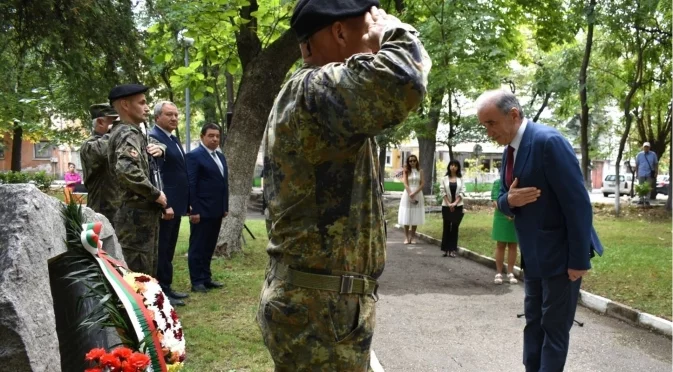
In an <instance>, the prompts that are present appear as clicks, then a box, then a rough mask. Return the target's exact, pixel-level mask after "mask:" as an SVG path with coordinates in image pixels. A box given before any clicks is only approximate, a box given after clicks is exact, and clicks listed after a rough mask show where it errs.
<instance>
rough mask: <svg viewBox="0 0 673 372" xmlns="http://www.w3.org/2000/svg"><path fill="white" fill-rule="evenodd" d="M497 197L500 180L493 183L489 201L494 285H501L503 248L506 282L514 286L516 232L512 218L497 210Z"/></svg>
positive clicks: (515, 281)
mask: <svg viewBox="0 0 673 372" xmlns="http://www.w3.org/2000/svg"><path fill="white" fill-rule="evenodd" d="M498 195H500V179H499V178H498V179H497V180H495V182H493V188H492V189H491V200H493V206H494V207H495V213H494V214H493V231H492V233H491V237H492V238H493V240H495V241H496V246H495V247H496V248H495V267H496V270H497V271H496V274H495V279H494V281H493V282H494V283H495V284H502V264H503V261H505V247H508V253H507V280H509V283H510V284H516V283H518V281H517V280H516V278H515V277H514V264H515V263H516V254H517V253H516V248H517V243H518V240H517V238H516V230H515V229H514V218H513V217H508V216H505V215H504V214H503V213H502V212H500V210H498V203H497V202H496V201H497V200H498Z"/></svg>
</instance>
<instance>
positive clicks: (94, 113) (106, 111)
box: [89, 103, 119, 119]
mask: <svg viewBox="0 0 673 372" xmlns="http://www.w3.org/2000/svg"><path fill="white" fill-rule="evenodd" d="M89 112H90V113H91V119H96V118H102V117H104V116H112V117H118V116H119V115H118V114H117V111H115V109H114V108H113V107H112V106H110V105H108V104H107V103H97V104H95V105H91V107H89Z"/></svg>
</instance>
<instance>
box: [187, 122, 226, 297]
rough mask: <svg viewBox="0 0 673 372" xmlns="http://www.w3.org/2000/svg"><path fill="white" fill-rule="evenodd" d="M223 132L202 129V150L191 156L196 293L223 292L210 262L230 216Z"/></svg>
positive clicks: (210, 127) (191, 249)
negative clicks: (222, 150)
mask: <svg viewBox="0 0 673 372" xmlns="http://www.w3.org/2000/svg"><path fill="white" fill-rule="evenodd" d="M221 133H222V130H221V129H220V126H219V125H217V124H205V125H204V126H203V128H201V146H199V147H197V148H195V149H194V150H192V151H191V152H189V154H187V173H188V174H189V196H190V199H189V201H190V203H191V206H192V211H191V214H190V216H189V221H190V222H191V224H190V231H191V234H190V236H189V258H188V262H189V276H190V279H191V282H192V291H193V292H207V291H208V290H209V289H212V288H220V287H222V286H223V285H222V284H221V283H218V282H215V281H213V278H212V274H211V272H210V261H211V260H212V258H213V252H215V245H216V244H217V236H218V235H219V232H220V225H221V224H222V218H224V217H226V216H227V214H229V182H228V177H229V172H228V170H227V161H226V160H225V158H224V155H222V153H221V152H218V151H217V149H218V147H219V146H220V135H221Z"/></svg>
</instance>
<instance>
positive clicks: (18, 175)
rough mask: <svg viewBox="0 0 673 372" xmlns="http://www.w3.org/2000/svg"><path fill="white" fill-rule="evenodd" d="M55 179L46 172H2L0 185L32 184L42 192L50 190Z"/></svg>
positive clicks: (0, 173)
mask: <svg viewBox="0 0 673 372" xmlns="http://www.w3.org/2000/svg"><path fill="white" fill-rule="evenodd" d="M53 181H54V177H53V176H52V175H50V174H48V173H47V172H45V171H39V172H14V171H11V172H0V183H32V184H34V185H35V186H36V187H37V188H38V189H40V190H41V191H43V192H44V191H47V190H49V186H50V185H51V183H52V182H53Z"/></svg>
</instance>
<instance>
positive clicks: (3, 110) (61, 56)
mask: <svg viewBox="0 0 673 372" xmlns="http://www.w3.org/2000/svg"><path fill="white" fill-rule="evenodd" d="M0 27H2V30H3V32H2V33H0V66H1V67H0V73H2V77H3V79H0V95H2V97H3V100H2V102H0V135H4V134H5V133H11V135H12V142H13V146H12V148H13V149H12V170H14V171H19V170H20V169H21V142H22V141H23V139H24V137H25V138H26V139H29V140H40V139H48V140H52V141H54V142H57V143H73V142H77V141H79V140H81V139H82V138H83V137H84V135H85V134H86V133H88V130H87V129H88V128H89V125H88V123H89V122H90V121H89V120H88V107H89V106H90V105H91V104H93V103H97V102H101V101H104V100H105V97H107V93H108V92H109V90H110V89H111V88H112V87H113V86H114V85H116V84H118V83H120V82H122V81H124V82H127V81H137V80H138V78H139V76H140V70H141V62H142V61H143V59H142V53H141V51H140V49H139V33H138V32H137V31H136V29H135V24H134V19H133V10H132V8H131V4H130V3H129V2H127V1H108V2H91V1H87V0H73V1H68V2H62V1H56V0H44V1H39V2H36V1H20V0H9V1H5V2H3V3H2V4H0ZM77 119H79V120H80V122H81V123H85V124H84V127H85V128H86V129H84V128H82V127H81V126H79V127H78V126H75V127H71V128H69V129H67V130H57V128H55V126H54V124H55V122H56V121H74V120H77Z"/></svg>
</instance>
